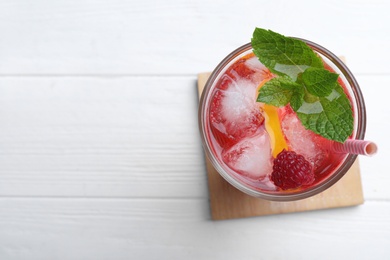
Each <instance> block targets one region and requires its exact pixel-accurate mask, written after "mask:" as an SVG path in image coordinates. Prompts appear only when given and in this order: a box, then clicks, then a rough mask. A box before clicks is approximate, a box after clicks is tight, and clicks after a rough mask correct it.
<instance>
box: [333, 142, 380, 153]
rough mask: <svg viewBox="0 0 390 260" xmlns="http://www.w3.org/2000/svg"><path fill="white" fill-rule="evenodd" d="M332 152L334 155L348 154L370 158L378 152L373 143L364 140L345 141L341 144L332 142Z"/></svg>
mask: <svg viewBox="0 0 390 260" xmlns="http://www.w3.org/2000/svg"><path fill="white" fill-rule="evenodd" d="M332 150H333V151H334V152H336V153H350V154H361V155H367V156H372V155H374V154H375V153H376V152H377V151H378V147H377V145H376V144H375V143H373V142H370V141H365V140H347V141H345V142H344V143H343V144H342V143H338V142H332Z"/></svg>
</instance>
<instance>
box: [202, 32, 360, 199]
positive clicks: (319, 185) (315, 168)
mask: <svg viewBox="0 0 390 260" xmlns="http://www.w3.org/2000/svg"><path fill="white" fill-rule="evenodd" d="M294 39H297V38H294ZM298 40H300V41H302V42H304V43H305V44H306V45H307V46H308V47H310V49H312V50H313V51H314V53H315V54H316V55H317V56H318V57H319V58H320V59H321V61H322V62H323V65H324V68H325V69H326V70H328V71H330V72H332V73H337V74H338V75H339V77H338V78H337V82H338V84H339V86H341V87H342V90H343V91H344V93H345V94H346V97H347V100H348V101H349V103H350V108H351V111H352V117H353V119H352V120H353V126H352V127H353V129H352V128H351V133H350V134H349V136H348V139H363V138H364V134H365V126H366V113H365V106H364V100H363V96H362V93H361V91H360V88H359V86H358V83H357V82H356V80H355V78H354V76H353V75H352V74H351V72H350V71H349V69H348V68H347V67H346V66H345V65H344V63H343V62H342V61H341V60H340V59H339V58H338V57H337V56H336V55H334V54H332V53H331V52H330V51H328V50H327V49H325V48H323V47H322V46H320V45H318V44H315V43H313V42H310V41H307V40H303V39H298ZM277 76H278V75H277V73H275V71H274V70H273V69H269V68H267V67H266V66H265V65H264V64H262V62H260V60H259V58H258V57H257V56H256V55H255V54H254V48H253V42H252V44H251V43H248V44H246V45H243V46H242V47H240V48H238V49H236V50H235V51H233V52H232V53H230V54H229V55H228V56H227V57H226V58H225V59H224V60H223V61H222V62H221V63H220V64H219V65H218V66H217V67H216V68H215V70H214V71H213V72H212V74H211V76H210V78H209V79H208V81H207V83H206V85H205V88H204V91H203V93H202V96H201V101H200V106H199V127H200V132H201V137H202V141H203V146H204V148H205V152H206V154H207V156H208V157H209V159H210V161H211V162H212V164H213V166H214V168H215V169H216V170H217V171H218V172H219V174H220V175H221V176H222V177H223V178H224V179H225V180H227V181H228V182H229V183H230V184H232V185H233V186H234V187H236V188H238V189H239V190H241V191H243V192H245V193H247V194H249V195H251V196H255V197H259V198H263V199H268V200H278V201H291V200H298V199H303V198H307V197H309V196H312V195H315V194H318V193H320V192H322V191H324V190H325V189H327V188H329V187H330V186H332V185H333V184H334V183H336V182H337V181H338V180H339V179H340V178H341V177H343V176H344V174H345V173H346V172H347V171H348V169H349V168H350V167H351V165H352V164H353V162H354V161H355V159H356V157H357V155H353V154H346V153H335V152H333V151H332V149H331V147H332V143H333V142H336V141H335V140H332V139H329V138H326V137H324V136H322V135H320V134H318V133H315V132H313V131H312V130H309V129H307V127H305V126H304V125H303V123H302V122H301V120H300V118H299V117H298V113H299V111H300V110H297V109H293V107H294V106H293V103H292V101H291V102H290V103H288V104H286V105H284V106H274V105H272V104H267V103H264V102H260V101H258V95H259V92H261V91H262V87H263V86H264V85H265V84H266V83H267V82H269V81H270V80H271V79H274V78H276V77H277ZM297 82H298V79H297ZM331 95H334V93H333V94H331ZM331 95H329V96H331ZM309 98H310V97H306V96H305V98H304V100H305V101H303V102H304V103H305V102H309V103H310V102H311V101H310V100H309ZM303 105H304V104H303ZM303 105H302V106H301V108H300V109H302V107H303ZM314 107H315V106H314ZM312 110H313V109H312ZM314 110H316V109H314ZM297 111H298V112H297ZM315 113H316V111H314V112H313V114H315ZM336 130H337V129H336Z"/></svg>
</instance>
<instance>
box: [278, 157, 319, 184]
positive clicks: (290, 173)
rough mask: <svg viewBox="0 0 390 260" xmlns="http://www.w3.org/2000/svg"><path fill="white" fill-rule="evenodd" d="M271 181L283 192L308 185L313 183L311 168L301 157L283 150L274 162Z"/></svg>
mask: <svg viewBox="0 0 390 260" xmlns="http://www.w3.org/2000/svg"><path fill="white" fill-rule="evenodd" d="M271 180H272V181H273V182H274V184H275V185H276V186H278V187H279V188H281V189H283V190H288V189H295V188H298V187H300V186H303V185H309V184H311V183H313V182H314V173H313V167H312V166H311V164H310V163H309V162H308V161H307V160H306V159H305V158H304V157H303V156H302V155H300V154H297V153H295V152H293V151H286V150H283V151H281V152H280V153H279V154H278V156H276V158H275V160H274V166H273V171H272V175H271Z"/></svg>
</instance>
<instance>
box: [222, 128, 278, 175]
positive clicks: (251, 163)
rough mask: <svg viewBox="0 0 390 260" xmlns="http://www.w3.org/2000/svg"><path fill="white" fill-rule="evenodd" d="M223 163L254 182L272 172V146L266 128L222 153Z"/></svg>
mask: <svg viewBox="0 0 390 260" xmlns="http://www.w3.org/2000/svg"><path fill="white" fill-rule="evenodd" d="M222 159H223V161H224V162H225V163H226V164H227V165H228V166H229V167H230V168H231V169H232V170H234V171H236V172H237V173H239V174H241V175H243V176H246V177H249V178H251V179H253V180H258V179H261V178H264V177H265V176H266V175H267V174H269V173H271V171H272V159H273V157H272V154H271V144H270V140H269V136H268V133H267V132H266V131H265V129H264V127H262V128H261V130H260V131H259V133H258V134H256V135H255V136H252V137H249V138H245V139H243V140H241V141H240V142H238V143H237V144H235V145H234V146H232V147H231V148H229V149H226V150H224V151H222Z"/></svg>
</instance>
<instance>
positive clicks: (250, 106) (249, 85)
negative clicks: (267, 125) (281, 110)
mask: <svg viewBox="0 0 390 260" xmlns="http://www.w3.org/2000/svg"><path fill="white" fill-rule="evenodd" d="M256 95H257V87H256V85H255V84H254V83H253V82H251V81H249V80H246V79H242V78H241V79H239V80H232V81H231V82H230V84H229V85H228V86H227V87H226V89H224V90H222V89H218V90H216V93H215V94H214V97H213V100H212V103H211V107H210V118H211V124H212V128H213V129H212V131H213V133H214V135H215V133H218V135H219V136H218V138H216V139H217V140H230V141H232V143H235V142H238V141H239V140H240V139H241V138H244V137H249V136H253V135H254V134H255V133H256V132H257V131H258V129H259V127H260V126H261V125H262V123H263V121H264V117H263V116H262V114H261V112H260V107H259V106H260V105H259V104H258V103H257V102H256ZM221 135H223V136H221ZM222 137H223V138H222ZM220 145H221V146H222V147H224V144H222V143H220Z"/></svg>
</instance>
